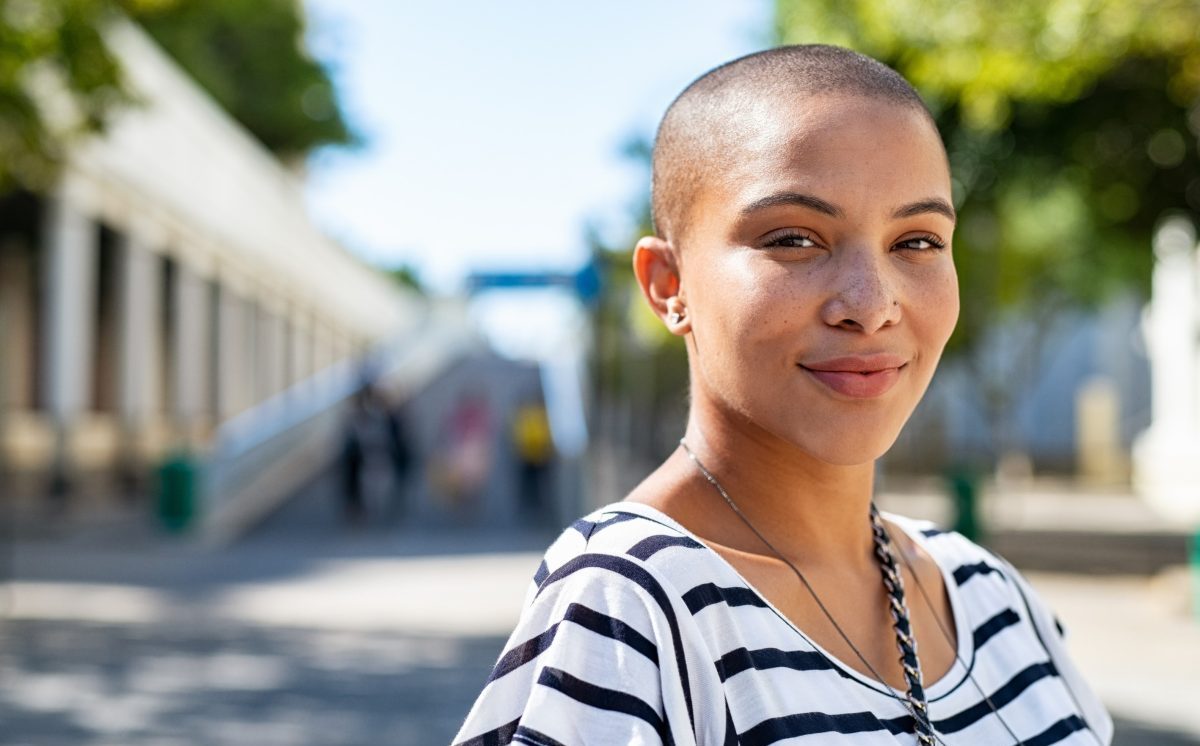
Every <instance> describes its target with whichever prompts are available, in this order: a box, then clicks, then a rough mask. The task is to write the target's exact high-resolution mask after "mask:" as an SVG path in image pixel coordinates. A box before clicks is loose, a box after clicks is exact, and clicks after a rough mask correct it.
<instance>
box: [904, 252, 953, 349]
mask: <svg viewBox="0 0 1200 746" xmlns="http://www.w3.org/2000/svg"><path fill="white" fill-rule="evenodd" d="M930 269H931V271H930V272H929V273H927V274H924V275H923V276H920V277H918V278H916V282H914V283H913V284H912V286H911V294H910V296H909V297H910V298H911V299H912V302H911V305H910V308H911V309H912V311H911V312H912V319H911V321H912V322H913V325H914V326H915V327H916V328H917V329H918V330H919V333H920V335H921V344H922V346H923V347H926V348H927V349H929V350H935V351H936V352H937V353H938V354H940V353H941V350H942V348H943V347H945V345H946V342H947V341H949V339H950V335H951V333H953V331H954V327H955V325H956V324H957V323H958V311H959V299H958V275H957V274H956V273H955V271H954V265H953V264H951V263H950V262H949V261H947V262H946V263H945V264H944V265H940V266H938V267H931V268H930Z"/></svg>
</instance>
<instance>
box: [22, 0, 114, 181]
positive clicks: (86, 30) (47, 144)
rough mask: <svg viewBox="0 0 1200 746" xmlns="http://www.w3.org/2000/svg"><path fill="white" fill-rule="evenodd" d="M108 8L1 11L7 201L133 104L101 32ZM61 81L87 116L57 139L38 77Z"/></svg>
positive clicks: (44, 5) (94, 1) (63, 4)
mask: <svg viewBox="0 0 1200 746" xmlns="http://www.w3.org/2000/svg"><path fill="white" fill-rule="evenodd" d="M109 11H110V3H109V2H108V1H107V0H69V1H68V0H61V1H59V2H39V1H38V0H6V2H5V3H4V5H3V8H2V9H0V193H3V192H6V191H9V190H11V189H12V188H14V187H15V186H18V185H23V186H26V187H31V188H36V187H39V186H42V185H44V184H46V183H47V182H48V181H49V180H50V179H51V178H52V177H53V172H54V165H55V163H56V162H57V161H58V160H59V159H60V158H61V155H62V148H63V145H64V143H65V141H66V140H68V139H69V138H70V137H71V136H73V135H77V134H80V133H86V132H95V131H97V130H99V129H101V128H102V127H103V126H104V123H105V122H106V121H107V118H108V115H109V113H110V112H111V110H112V109H113V108H114V107H115V106H118V105H120V104H122V103H127V102H128V100H129V96H128V94H127V92H126V91H125V89H124V86H123V82H122V77H121V74H120V68H119V66H118V64H117V62H116V60H115V59H113V57H112V54H111V53H110V52H109V50H108V47H107V46H106V45H105V44H104V40H103V38H101V35H100V33H99V31H98V29H99V28H100V26H101V23H102V21H103V19H104V17H105V15H106V14H107V13H108V12H109ZM48 75H56V76H57V77H58V78H59V79H60V80H61V82H62V83H63V85H64V87H65V88H66V89H67V90H68V91H69V92H70V97H71V99H72V101H73V103H74V104H75V108H76V109H77V110H78V111H79V113H80V115H81V116H80V121H79V123H78V127H77V128H76V129H75V130H73V131H65V132H64V131H55V130H53V129H51V126H50V125H49V124H48V123H47V121H46V118H45V116H44V114H43V111H42V105H41V102H40V101H39V100H38V90H37V88H38V83H39V82H40V81H39V76H40V77H41V78H42V79H44V78H45V77H46V76H48Z"/></svg>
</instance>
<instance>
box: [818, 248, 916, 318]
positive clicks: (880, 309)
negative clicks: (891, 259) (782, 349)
mask: <svg viewBox="0 0 1200 746" xmlns="http://www.w3.org/2000/svg"><path fill="white" fill-rule="evenodd" d="M838 259H839V260H838V262H837V264H836V266H835V272H834V276H833V278H832V282H831V285H830V293H829V297H828V299H827V300H826V301H825V303H824V305H823V306H822V308H821V317H822V320H823V321H824V322H825V323H826V324H829V325H830V326H836V327H839V328H842V329H847V330H849V331H860V332H864V333H866V334H874V333H875V332H877V331H879V330H880V329H882V328H884V327H888V326H893V325H895V324H897V323H899V321H900V315H901V309H900V300H899V298H898V297H897V295H896V293H895V292H894V291H893V289H892V283H891V282H890V281H889V280H890V278H889V277H888V271H887V261H888V260H887V257H885V256H880V255H878V254H877V253H875V252H873V251H870V250H868V249H862V250H859V249H852V250H846V251H842V252H840V256H839V258H838Z"/></svg>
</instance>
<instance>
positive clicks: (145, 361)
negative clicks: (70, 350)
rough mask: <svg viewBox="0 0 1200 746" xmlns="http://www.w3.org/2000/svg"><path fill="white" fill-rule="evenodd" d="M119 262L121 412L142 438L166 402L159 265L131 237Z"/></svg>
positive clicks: (125, 240) (128, 428)
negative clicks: (161, 337) (161, 403)
mask: <svg viewBox="0 0 1200 746" xmlns="http://www.w3.org/2000/svg"><path fill="white" fill-rule="evenodd" d="M117 262H118V270H117V272H118V275H117V277H118V279H117V292H118V294H119V296H118V298H119V299H118V308H117V319H118V321H117V323H118V330H119V331H118V342H117V344H118V362H117V371H118V379H119V382H118V386H117V396H118V400H117V408H118V411H119V413H120V416H121V422H122V424H123V425H124V427H125V430H126V432H127V433H128V434H130V435H132V436H133V437H135V438H136V437H137V436H138V434H140V433H142V432H144V431H145V430H146V429H147V428H148V427H150V426H151V424H152V423H153V421H154V419H155V418H156V415H158V402H159V401H160V398H161V396H162V392H161V388H162V380H161V374H162V365H161V358H162V354H163V350H162V349H161V347H160V342H161V339H160V335H159V333H158V327H157V324H156V320H157V319H158V318H159V316H160V314H161V313H162V308H161V303H160V299H161V293H159V292H158V280H159V259H158V256H157V255H156V254H154V253H153V252H152V251H151V250H150V248H149V245H148V242H147V241H146V240H145V239H143V238H141V237H139V236H137V235H136V234H134V233H132V232H131V233H129V234H125V235H122V236H121V239H120V248H119V251H118V258H117Z"/></svg>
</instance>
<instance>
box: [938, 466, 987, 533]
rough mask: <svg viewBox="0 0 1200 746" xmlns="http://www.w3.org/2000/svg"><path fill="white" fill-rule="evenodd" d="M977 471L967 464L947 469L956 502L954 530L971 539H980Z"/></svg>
mask: <svg viewBox="0 0 1200 746" xmlns="http://www.w3.org/2000/svg"><path fill="white" fill-rule="evenodd" d="M978 481H979V480H978V479H977V478H976V476H975V473H974V472H973V471H972V470H971V469H970V467H967V466H961V465H959V466H952V467H950V468H949V469H948V470H947V471H946V482H947V486H948V487H949V488H950V497H951V500H952V502H953V503H954V530H955V531H957V532H958V533H960V534H962V535H963V536H965V537H967V538H968V539H970V540H971V541H979V537H980V534H981V533H982V531H981V529H980V525H979V485H978Z"/></svg>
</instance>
